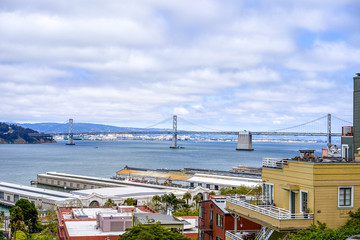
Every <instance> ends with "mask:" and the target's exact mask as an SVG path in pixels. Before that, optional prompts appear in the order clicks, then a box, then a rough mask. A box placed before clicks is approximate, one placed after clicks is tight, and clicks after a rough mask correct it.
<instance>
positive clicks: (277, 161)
mask: <svg viewBox="0 0 360 240" xmlns="http://www.w3.org/2000/svg"><path fill="white" fill-rule="evenodd" d="M287 165H288V160H287V159H283V158H263V161H262V166H263V167H268V168H282V167H283V166H287Z"/></svg>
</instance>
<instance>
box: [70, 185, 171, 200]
mask: <svg viewBox="0 0 360 240" xmlns="http://www.w3.org/2000/svg"><path fill="white" fill-rule="evenodd" d="M71 193H73V194H75V195H79V196H88V195H90V194H93V193H96V194H99V195H103V196H108V197H109V198H129V197H139V196H153V195H164V194H168V193H170V191H167V190H160V189H155V188H147V187H125V188H123V187H122V188H117V187H114V188H96V189H86V190H78V191H72V192H71Z"/></svg>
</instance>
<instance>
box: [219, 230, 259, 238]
mask: <svg viewBox="0 0 360 240" xmlns="http://www.w3.org/2000/svg"><path fill="white" fill-rule="evenodd" d="M258 232H259V230H245V231H234V230H230V231H226V232H225V237H226V238H225V239H226V240H247V239H254V235H256V234H257V233H258Z"/></svg>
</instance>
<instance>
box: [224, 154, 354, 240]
mask: <svg viewBox="0 0 360 240" xmlns="http://www.w3.org/2000/svg"><path fill="white" fill-rule="evenodd" d="M262 180H263V198H264V203H263V205H253V204H251V203H248V202H246V201H243V200H241V199H228V200H227V202H226V208H225V209H226V210H227V211H229V212H231V213H233V214H235V215H236V216H239V217H243V218H246V219H248V220H250V221H253V222H256V223H259V224H261V225H262V226H263V228H262V231H261V232H260V233H259V234H260V236H261V237H263V238H264V239H269V237H270V236H271V237H276V239H277V238H283V237H284V236H286V235H287V234H288V233H289V232H292V231H295V230H297V229H303V228H309V227H310V226H311V224H315V223H316V222H317V221H320V222H323V223H326V224H327V226H328V227H330V228H333V229H335V228H338V227H339V226H341V225H344V224H345V223H346V221H347V220H348V219H349V216H348V213H349V211H356V210H357V209H358V208H359V207H360V162H343V161H342V159H319V158H311V157H309V158H297V159H296V160H295V159H286V160H285V159H264V160H263V168H262ZM226 239H237V238H236V236H235V234H234V235H231V233H229V234H228V235H227V237H226Z"/></svg>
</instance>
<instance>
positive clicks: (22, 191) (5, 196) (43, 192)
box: [0, 182, 76, 210]
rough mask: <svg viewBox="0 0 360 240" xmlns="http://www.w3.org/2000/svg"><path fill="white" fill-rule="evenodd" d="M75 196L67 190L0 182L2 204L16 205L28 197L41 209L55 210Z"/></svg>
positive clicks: (0, 200)
mask: <svg viewBox="0 0 360 240" xmlns="http://www.w3.org/2000/svg"><path fill="white" fill-rule="evenodd" d="M74 198H76V196H75V195H73V194H70V193H66V192H59V191H54V190H49V189H43V188H36V187H29V186H24V185H19V184H14V183H7V182H0V204H1V205H4V206H8V207H11V206H14V205H15V203H16V202H17V201H18V200H20V199H26V200H28V201H29V202H32V203H34V204H35V207H36V208H37V209H39V210H55V209H56V206H57V205H59V206H62V204H63V203H64V202H67V201H69V200H71V199H74Z"/></svg>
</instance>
